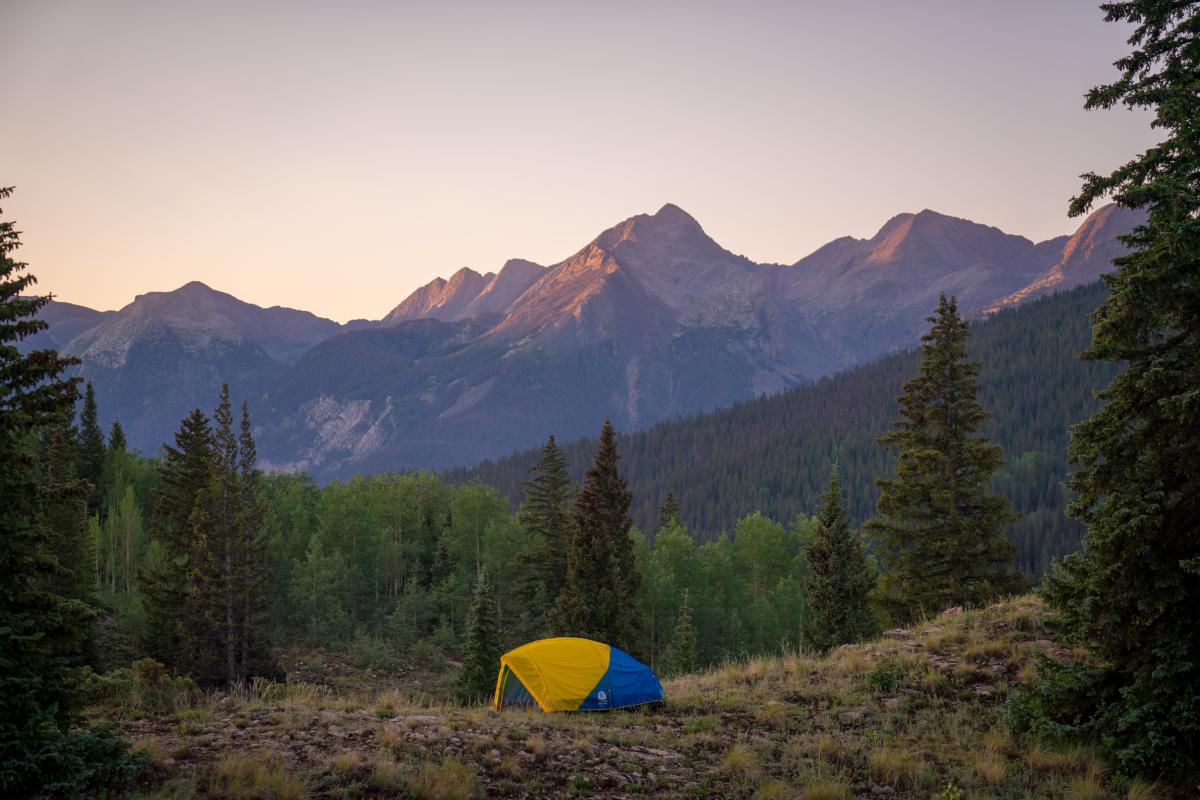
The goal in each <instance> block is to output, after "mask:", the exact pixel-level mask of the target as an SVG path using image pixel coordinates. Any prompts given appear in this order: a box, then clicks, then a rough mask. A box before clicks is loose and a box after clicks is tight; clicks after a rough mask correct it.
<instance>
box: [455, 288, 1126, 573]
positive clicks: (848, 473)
mask: <svg viewBox="0 0 1200 800" xmlns="http://www.w3.org/2000/svg"><path fill="white" fill-rule="evenodd" d="M1103 292H1104V290H1103V287H1102V286H1101V285H1100V284H1092V285H1090V286H1086V287H1082V288H1079V289H1076V290H1073V291H1071V292H1065V293H1061V294H1058V295H1054V296H1051V297H1047V298H1044V299H1041V300H1037V301H1035V302H1033V303H1030V304H1028V305H1023V306H1020V307H1018V308H1015V309H1011V310H1005V311H1002V312H1000V313H997V314H995V315H994V316H992V317H991V318H989V319H987V320H984V321H980V322H977V323H975V324H973V325H972V336H971V342H970V351H971V353H972V355H973V356H974V357H975V358H978V359H981V360H982V361H983V364H984V367H983V370H982V371H981V373H980V387H981V392H980V393H981V398H980V399H981V400H982V402H983V405H984V408H986V409H988V410H990V411H991V412H992V413H993V414H994V417H993V419H992V420H991V421H990V422H989V423H988V426H987V431H988V434H989V435H991V436H993V437H994V438H995V440H996V441H998V442H1000V444H1002V445H1003V446H1004V455H1005V458H1006V460H1007V462H1008V464H1007V465H1006V466H1005V467H1004V468H1003V469H1002V471H1001V473H1000V474H999V475H998V476H997V481H996V484H997V487H998V488H999V489H1001V490H1002V491H1004V492H1005V493H1006V494H1007V495H1008V496H1009V497H1010V498H1011V499H1012V501H1013V503H1014V505H1015V507H1016V508H1017V510H1018V511H1019V512H1020V513H1022V514H1024V515H1026V516H1025V518H1024V520H1022V521H1021V522H1019V523H1017V524H1016V525H1014V526H1013V528H1012V529H1011V536H1012V537H1013V538H1014V540H1015V541H1016V542H1017V544H1018V549H1019V553H1020V555H1019V563H1020V565H1021V567H1022V568H1023V569H1024V570H1025V571H1026V573H1028V574H1029V575H1031V576H1035V577H1036V576H1038V575H1040V574H1041V573H1042V572H1043V571H1044V570H1045V568H1046V567H1047V566H1048V564H1049V563H1050V560H1051V559H1053V558H1056V557H1059V556H1061V555H1063V554H1064V553H1067V552H1070V551H1072V550H1074V549H1075V548H1076V547H1077V546H1078V542H1079V537H1080V535H1081V529H1080V528H1079V526H1078V525H1077V524H1076V523H1074V522H1073V521H1070V520H1066V519H1065V518H1064V517H1063V514H1062V510H1063V507H1064V504H1065V498H1064V494H1063V490H1062V487H1061V483H1062V481H1063V479H1064V477H1065V476H1066V447H1067V441H1068V432H1069V429H1070V426H1071V425H1073V424H1074V423H1075V422H1078V421H1079V420H1082V419H1084V418H1085V417H1087V416H1089V415H1090V414H1091V413H1092V412H1093V411H1094V410H1095V408H1096V401H1095V400H1094V398H1093V392H1094V391H1095V390H1096V389H1098V388H1100V387H1102V386H1104V385H1106V384H1107V382H1108V381H1109V380H1110V379H1111V376H1112V375H1113V374H1114V369H1113V368H1112V367H1111V366H1110V365H1107V364H1097V363H1091V362H1083V361H1080V360H1079V358H1078V354H1079V353H1080V352H1081V351H1082V350H1083V349H1084V347H1085V346H1086V345H1087V343H1088V341H1089V340H1090V335H1091V327H1090V322H1089V320H1088V314H1089V313H1090V312H1091V311H1092V310H1093V309H1094V308H1096V306H1098V305H1099V303H1100V301H1101V299H1102V298H1103ZM916 365H917V357H916V354H915V352H906V353H902V354H898V355H894V356H889V357H887V358H884V359H882V360H881V361H878V362H875V363H873V364H868V365H867V366H864V367H860V368H858V369H855V370H851V371H848V372H844V373H841V374H838V375H834V376H832V377H829V378H825V379H823V380H821V381H818V382H817V383H815V384H812V385H809V386H803V387H799V388H796V389H792V390H789V391H786V392H783V393H780V394H777V395H773V396H769V397H765V398H760V399H757V400H751V401H747V402H743V403H740V404H738V405H736V406H734V407H733V408H729V409H723V410H720V411H716V412H713V413H710V414H701V415H696V416H692V417H688V418H686V419H680V420H674V421H670V422H663V423H660V424H658V425H655V426H653V427H651V428H649V429H647V430H644V431H640V432H635V433H628V434H625V435H623V436H622V437H621V438H620V443H619V445H620V450H621V455H622V468H623V470H624V472H625V475H626V476H627V477H628V479H629V482H630V485H631V487H632V489H633V493H634V516H635V520H636V522H637V523H638V524H639V525H640V526H641V527H642V528H643V529H645V530H647V531H652V530H653V529H654V527H655V526H656V524H657V522H656V520H657V509H658V506H659V504H660V503H661V502H662V499H663V497H664V496H665V495H666V493H667V492H668V491H673V492H675V494H676V495H677V496H678V497H679V502H680V507H681V510H682V517H683V521H684V523H685V524H686V525H687V526H688V528H689V529H690V530H691V531H692V533H693V534H694V535H696V536H697V538H699V539H710V538H712V537H713V536H715V535H716V533H718V532H720V531H729V530H731V529H732V528H733V523H734V522H735V521H736V520H737V519H739V518H740V517H742V516H744V515H746V514H749V513H751V512H753V511H762V512H763V513H765V514H767V515H768V516H771V517H773V518H774V519H778V520H788V519H790V518H791V517H792V516H793V515H795V514H798V513H813V511H814V510H815V509H816V507H817V503H818V498H819V496H820V493H821V492H822V491H824V488H825V486H826V483H827V481H828V478H829V468H830V465H831V464H832V463H833V462H835V461H836V462H837V463H838V464H839V466H840V468H841V475H842V482H843V486H845V487H846V490H847V492H848V503H849V508H850V510H851V512H852V514H853V517H854V520H855V522H861V521H862V520H863V519H865V518H866V517H867V516H869V515H870V514H871V513H873V509H874V504H875V498H876V496H877V493H876V489H875V486H874V483H873V481H874V479H875V477H876V476H879V475H883V474H885V472H886V471H887V470H888V469H889V468H890V464H889V459H888V456H887V454H886V453H885V452H884V450H883V449H882V448H881V447H879V446H878V445H877V444H875V438H876V437H877V436H879V435H881V434H882V433H883V432H884V431H885V430H887V428H888V426H889V425H890V424H891V421H892V420H893V418H894V417H895V414H896V404H895V397H896V395H897V394H898V393H899V391H900V385H901V384H902V383H903V382H904V381H905V380H906V379H908V378H909V377H912V376H913V375H914V374H915V373H916ZM593 448H594V443H593V441H592V440H590V439H585V440H578V441H573V442H570V443H567V444H566V445H565V451H566V454H567V458H568V459H569V462H570V468H571V472H572V475H573V477H574V478H575V479H576V480H579V479H580V478H581V477H582V474H583V470H584V469H585V468H586V467H587V465H588V464H589V463H590V460H591V456H592V451H593ZM537 457H538V451H537V450H536V449H534V450H527V451H522V452H519V453H515V454H512V455H510V456H508V457H506V458H504V459H500V460H498V461H495V462H484V463H481V464H479V465H477V466H475V467H471V468H469V469H461V470H453V471H451V472H450V473H448V475H449V477H450V478H451V479H452V480H456V481H465V480H468V479H470V478H472V477H478V478H479V479H480V480H482V481H483V482H485V483H488V484H491V485H493V486H497V487H499V488H500V490H501V491H503V492H504V493H506V494H507V495H508V496H509V497H510V498H512V499H513V501H514V502H519V501H520V498H521V495H522V489H521V482H522V481H523V480H524V479H525V477H526V474H527V472H528V469H529V467H530V466H532V465H533V463H534V462H535V461H536V460H537Z"/></svg>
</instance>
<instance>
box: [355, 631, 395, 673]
mask: <svg viewBox="0 0 1200 800" xmlns="http://www.w3.org/2000/svg"><path fill="white" fill-rule="evenodd" d="M350 663H352V664H354V666H356V667H359V668H360V669H368V668H369V669H392V668H393V667H395V666H396V649H395V647H393V645H392V644H391V643H390V642H389V641H387V640H386V639H382V638H380V637H378V636H371V635H370V634H368V633H365V632H364V631H361V630H360V631H358V632H357V633H355V634H354V639H353V640H351V642H350Z"/></svg>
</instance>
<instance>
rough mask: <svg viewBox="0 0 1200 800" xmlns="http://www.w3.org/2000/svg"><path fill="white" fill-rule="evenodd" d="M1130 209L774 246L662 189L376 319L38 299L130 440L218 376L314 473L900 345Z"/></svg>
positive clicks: (1076, 260) (1065, 265)
mask: <svg viewBox="0 0 1200 800" xmlns="http://www.w3.org/2000/svg"><path fill="white" fill-rule="evenodd" d="M1134 221H1136V215H1134V216H1131V215H1130V214H1129V213H1122V214H1117V213H1114V212H1112V211H1111V210H1109V209H1108V208H1106V209H1101V210H1099V211H1097V212H1096V213H1095V214H1093V215H1092V217H1089V219H1088V220H1085V221H1084V223H1083V225H1081V226H1080V228H1079V229H1078V230H1077V231H1076V232H1075V234H1074V235H1073V236H1072V237H1070V238H1066V239H1065V240H1064V239H1052V240H1047V241H1046V242H1042V243H1036V244H1035V243H1034V242H1032V241H1030V240H1029V239H1026V238H1025V237H1021V236H1016V235H1013V234H1008V233H1005V232H1004V231H1001V230H999V229H998V228H994V227H991V226H987V225H981V224H979V223H975V222H972V221H970V220H965V219H962V218H958V217H951V216H948V215H945V214H940V213H938V212H934V211H931V210H928V209H925V210H922V211H920V212H916V213H905V214H899V215H896V216H894V217H892V218H891V219H889V220H888V222H887V223H885V224H884V225H883V226H882V227H881V228H880V230H879V231H878V232H877V233H876V234H875V235H874V236H872V237H871V238H870V239H854V238H852V237H841V238H838V239H835V240H833V241H831V242H830V243H828V244H826V245H824V246H822V247H820V248H817V249H816V250H815V251H813V252H812V253H810V254H809V255H808V256H805V257H804V258H802V259H800V260H798V261H796V262H794V263H793V264H791V265H780V264H760V263H756V262H754V261H751V260H750V259H748V258H746V257H745V256H741V255H736V254H734V253H733V252H731V251H729V250H727V249H725V248H724V247H722V246H721V245H720V244H719V243H717V242H716V241H715V240H713V239H712V238H711V237H710V236H709V235H708V234H707V233H706V232H705V231H704V229H703V227H702V226H701V225H700V223H699V222H698V221H697V220H696V219H695V218H694V217H692V216H691V215H690V214H688V213H687V212H686V211H684V210H683V209H681V208H680V207H678V206H676V205H673V204H670V203H668V204H665V205H663V206H662V207H661V208H660V209H659V210H658V211H657V212H655V213H653V214H637V215H634V216H632V217H629V218H627V219H625V220H623V221H621V222H619V223H617V224H616V225H612V226H610V227H608V228H606V229H604V230H603V231H601V232H600V233H599V234H598V235H597V236H595V237H593V239H592V240H591V241H589V242H588V243H587V244H585V245H584V246H583V247H581V248H580V249H579V250H577V251H576V252H575V253H573V254H572V255H570V256H568V257H567V258H566V259H564V260H562V261H560V262H558V263H556V264H553V265H550V266H542V265H539V264H536V263H534V262H530V261H523V260H520V259H512V260H509V261H507V262H505V264H504V265H503V266H502V267H501V268H500V269H499V270H497V271H495V272H487V273H480V272H477V271H475V270H472V269H469V268H465V267H464V268H462V269H460V270H458V271H456V272H455V273H454V274H453V275H451V276H450V278H448V279H443V278H438V279H436V280H434V281H431V282H430V283H428V284H426V285H425V286H423V287H420V288H419V289H417V290H416V291H414V292H413V293H412V294H410V295H409V296H408V297H406V298H405V299H404V300H403V301H402V302H401V303H400V304H398V305H397V306H396V307H394V308H393V310H392V311H391V312H389V314H388V315H386V316H385V317H384V318H383V319H381V320H377V321H355V322H354V323H351V324H347V325H338V324H337V323H335V322H332V321H330V320H322V319H321V318H319V317H316V316H315V315H312V314H309V313H308V312H302V311H297V310H294V309H284V308H280V307H272V308H267V309H264V308H262V307H260V306H255V305H253V304H249V303H244V302H242V301H240V300H238V299H237V298H236V297H234V296H233V295H231V294H227V293H224V292H219V291H216V290H213V289H211V288H209V287H207V286H206V285H204V284H202V283H200V282H198V281H193V282H190V283H188V284H185V285H184V286H183V287H180V288H179V289H177V290H175V291H174V292H150V293H146V294H143V295H139V296H138V297H137V298H136V299H135V300H134V301H133V302H132V303H130V304H128V305H127V306H125V307H124V308H122V309H121V310H120V311H117V312H109V313H107V314H105V315H99V314H98V312H93V313H92V315H91V316H89V315H88V313H87V312H88V310H87V309H84V310H82V311H81V310H79V308H80V307H76V308H74V309H66V308H61V309H60V308H53V309H51V313H55V314H59V316H60V317H61V318H62V319H68V318H69V319H72V320H74V323H73V324H74V325H76V328H77V329H78V328H86V329H85V330H81V331H80V330H77V332H76V335H74V336H73V337H72V338H71V339H70V341H68V342H67V343H66V344H65V346H63V349H64V351H65V352H67V353H69V354H75V355H78V356H80V357H81V358H82V359H83V365H82V367H81V374H83V375H84V376H85V377H87V378H88V379H90V380H92V381H93V382H94V383H95V384H96V388H97V394H98V398H99V399H100V401H101V406H102V408H103V409H106V410H105V411H103V412H102V413H103V414H105V415H107V416H109V417H110V418H111V416H120V417H121V418H122V422H123V424H125V426H126V429H127V431H129V432H130V434H131V435H130V440H131V443H132V444H133V446H135V447H138V448H141V449H145V450H154V449H157V447H158V444H159V443H161V442H163V441H167V440H168V439H169V436H170V434H171V431H172V430H173V428H174V425H175V424H176V423H177V421H178V419H179V418H180V417H181V416H183V415H184V414H185V413H187V412H188V411H189V410H190V409H191V408H192V407H195V406H201V407H206V406H207V405H211V402H212V400H211V397H215V394H216V391H217V390H218V389H219V386H220V383H222V382H229V383H231V385H233V386H234V387H235V391H236V392H239V393H240V396H241V397H243V399H248V400H250V401H251V403H252V405H253V406H254V408H255V411H256V420H257V422H258V426H259V428H260V430H261V437H260V445H261V446H260V450H261V453H262V455H263V458H264V462H265V463H266V464H268V465H269V466H271V467H273V468H278V469H306V470H309V471H312V472H313V473H314V474H317V475H318V476H321V477H326V478H327V477H334V476H342V475H348V474H351V473H353V472H354V471H356V470H359V469H392V468H410V467H432V468H442V467H447V466H451V465H455V464H465V463H471V462H474V461H478V460H479V459H480V458H486V457H489V456H496V455H500V454H502V453H504V452H507V451H509V450H514V449H517V448H519V447H521V446H525V445H529V444H533V443H535V442H537V441H540V440H543V439H544V438H545V436H546V435H548V434H549V433H555V434H557V435H559V436H560V437H572V436H578V435H583V434H585V433H588V432H590V431H591V430H592V429H593V428H594V427H595V423H596V420H597V419H601V418H603V417H605V416H608V417H611V418H612V419H613V421H614V423H616V424H617V425H618V426H619V427H621V428H625V429H632V428H640V427H645V426H647V425H651V424H653V423H655V422H657V421H659V420H662V419H669V418H673V417H678V416H683V415H688V414H694V413H697V412H701V411H706V410H711V409H714V408H719V407H724V406H729V405H732V404H734V403H736V402H738V401H741V400H746V399H749V398H752V397H756V396H759V395H762V394H772V393H776V392H779V391H782V390H784V389H787V388H789V387H794V386H799V385H802V384H804V383H808V382H811V381H813V380H816V379H819V378H820V377H822V376H825V375H830V374H832V373H835V372H838V371H840V370H844V369H847V368H850V367H854V366H856V365H859V364H863V363H867V362H870V361H872V360H874V359H877V358H879V357H881V356H883V355H886V354H887V353H889V352H895V351H898V350H901V349H904V348H906V347H909V346H911V345H912V344H913V343H914V342H915V341H916V339H917V338H918V337H919V335H920V334H921V332H922V331H923V330H924V327H925V317H926V316H927V315H928V313H929V310H930V309H931V308H933V306H934V305H935V304H936V299H937V295H938V294H940V293H943V292H944V293H947V294H954V295H956V296H957V297H958V298H959V305H960V308H963V309H964V310H965V311H967V312H969V313H970V314H972V315H981V314H984V313H985V312H986V311H987V310H988V309H989V308H991V307H992V306H993V305H995V304H996V303H1004V302H1007V303H1009V304H1013V303H1018V302H1021V300H1022V299H1025V298H1026V297H1035V296H1038V295H1039V294H1040V293H1045V292H1046V291H1049V288H1048V287H1053V286H1058V285H1060V284H1063V282H1064V281H1067V282H1070V281H1075V282H1079V281H1084V280H1086V279H1088V278H1089V277H1091V278H1094V277H1095V276H1098V275H1099V274H1100V273H1101V272H1102V271H1103V270H1104V269H1106V268H1107V266H1108V261H1109V260H1110V259H1111V257H1112V255H1113V254H1114V253H1119V252H1121V251H1122V247H1121V246H1120V244H1119V242H1116V240H1115V238H1113V237H1115V236H1116V235H1118V234H1119V233H1123V232H1125V229H1127V227H1131V226H1132V224H1133V222H1134ZM1122 226H1125V228H1124V229H1123V227H1122ZM1060 245H1061V246H1060ZM1055 267H1058V268H1059V272H1061V273H1062V275H1063V277H1062V279H1060V280H1059V282H1058V283H1047V282H1046V281H1045V279H1046V276H1047V275H1051V276H1052V275H1053V274H1054V269H1055ZM1038 281H1043V284H1039V283H1038ZM1022 293H1023V294H1022ZM1012 298H1016V299H1012ZM91 322H94V323H95V324H94V325H91ZM416 323H421V324H416ZM435 323H438V324H435ZM89 325H90V327H89ZM63 330H66V329H63ZM64 335H65V334H64ZM60 338H61V337H60ZM131 353H132V354H134V355H135V356H136V357H131ZM172 387H175V388H172ZM210 395H211V397H210Z"/></svg>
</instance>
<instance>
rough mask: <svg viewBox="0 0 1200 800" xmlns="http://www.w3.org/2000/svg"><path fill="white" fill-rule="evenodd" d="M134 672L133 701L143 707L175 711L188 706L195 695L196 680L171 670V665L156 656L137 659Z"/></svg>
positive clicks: (151, 709) (131, 697) (135, 705)
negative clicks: (164, 663) (166, 665)
mask: <svg viewBox="0 0 1200 800" xmlns="http://www.w3.org/2000/svg"><path fill="white" fill-rule="evenodd" d="M130 673H131V675H132V680H131V685H130V695H129V700H130V705H132V706H133V707H134V708H136V709H138V710H140V711H153V712H171V711H175V710H176V709H178V708H181V707H184V706H187V705H188V704H189V703H191V701H192V699H193V698H194V697H195V694H196V682H195V681H193V680H192V679H191V678H188V677H185V676H180V675H175V676H172V675H170V674H168V673H167V668H166V667H165V666H164V665H163V664H162V663H161V662H158V661H155V660H154V659H153V658H143V659H140V660H138V661H135V662H133V665H132V666H131V667H130Z"/></svg>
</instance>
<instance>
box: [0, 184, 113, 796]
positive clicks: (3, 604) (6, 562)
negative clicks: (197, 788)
mask: <svg viewBox="0 0 1200 800" xmlns="http://www.w3.org/2000/svg"><path fill="white" fill-rule="evenodd" d="M10 192H11V189H9V188H4V187H0V199H4V198H7V197H8V196H9V194H10ZM18 247H20V234H19V233H18V231H17V230H16V228H15V226H14V224H13V223H12V222H11V221H7V220H0V576H3V579H0V796H6V797H8V796H12V797H22V796H32V795H36V794H41V793H43V792H52V793H55V794H61V795H63V796H85V795H88V794H98V793H99V792H95V791H90V789H95V788H97V785H98V784H99V783H101V782H105V781H113V780H119V779H121V777H123V776H122V775H121V774H120V768H119V766H105V762H109V763H110V764H119V763H120V760H121V754H122V750H121V747H120V746H119V744H118V743H116V742H115V741H114V740H112V739H110V738H104V737H97V736H95V735H92V734H86V733H81V732H79V731H77V730H76V726H77V725H78V724H79V723H80V721H81V711H82V707H83V700H84V698H83V696H82V692H81V688H82V685H81V681H82V677H83V668H82V665H81V662H82V659H83V648H84V647H85V644H86V642H87V641H88V638H89V635H90V631H91V629H92V625H93V617H92V614H91V612H90V610H89V609H88V607H87V606H86V604H84V603H83V602H81V601H80V600H78V599H75V598H69V597H64V596H63V595H62V594H59V593H58V592H56V591H55V590H54V588H53V586H54V580H55V576H56V574H57V573H58V571H59V570H60V569H61V567H60V565H59V564H58V563H57V561H56V559H55V557H54V556H53V555H52V553H51V547H52V545H51V533H50V531H49V530H48V528H47V526H46V525H45V524H43V520H41V519H39V517H40V514H39V510H40V508H41V506H42V500H43V494H42V491H41V489H40V487H39V481H38V464H37V447H36V443H37V432H38V431H39V430H41V429H43V428H45V427H49V426H53V425H56V424H60V422H61V420H62V419H63V418H64V417H66V418H69V417H70V415H72V414H73V413H74V407H75V401H76V398H77V397H78V390H77V388H76V383H75V381H74V380H71V379H66V378H64V377H63V373H64V372H65V371H66V370H67V369H69V368H70V367H71V366H72V365H73V364H75V363H76V362H74V361H73V360H72V359H66V358H62V357H61V356H59V355H58V353H56V352H55V351H53V350H37V351H34V352H31V353H25V354H22V353H21V352H20V351H19V350H18V349H17V347H16V345H17V343H18V342H20V341H21V340H23V339H25V338H26V337H28V336H32V335H34V334H36V333H38V332H40V331H44V330H46V328H47V325H46V323H44V322H42V321H41V320H38V319H37V318H36V314H37V312H38V311H39V309H41V308H42V307H43V306H45V305H46V303H47V302H48V301H49V300H50V298H49V297H47V296H40V297H37V296H29V289H30V287H32V286H33V285H34V283H35V278H34V277H33V275H31V274H28V273H25V274H22V273H23V272H24V271H25V269H26V264H24V263H22V262H19V261H17V260H16V259H15V258H14V257H13V253H14V251H15V250H16V249H17V248H18Z"/></svg>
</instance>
